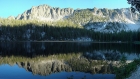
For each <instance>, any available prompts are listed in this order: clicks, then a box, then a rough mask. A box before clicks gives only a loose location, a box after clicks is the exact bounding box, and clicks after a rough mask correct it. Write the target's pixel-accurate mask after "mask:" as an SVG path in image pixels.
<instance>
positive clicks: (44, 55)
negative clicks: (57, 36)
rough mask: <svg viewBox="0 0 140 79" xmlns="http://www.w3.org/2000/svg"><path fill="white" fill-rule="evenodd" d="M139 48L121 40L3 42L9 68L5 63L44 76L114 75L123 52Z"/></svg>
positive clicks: (0, 59)
mask: <svg viewBox="0 0 140 79" xmlns="http://www.w3.org/2000/svg"><path fill="white" fill-rule="evenodd" d="M139 47H140V46H139V45H134V44H121V43H119V44H117V43H116V44H115V43H113V44H99V43H70V42H69V43H66V42H63V43H60V42H59V43H57V42H55V43H53V42H51V43H49V42H1V43H0V64H1V65H2V66H3V67H4V68H5V69H6V67H7V65H6V66H5V65H4V64H9V65H10V66H17V67H19V69H20V68H23V69H25V70H26V71H28V72H31V73H32V74H34V75H40V76H49V75H52V74H54V73H58V72H59V73H64V72H65V74H66V72H67V73H68V72H69V73H70V72H71V73H76V72H79V73H82V72H84V73H86V74H88V73H90V74H114V71H113V66H117V65H118V64H119V62H118V60H120V58H121V57H122V55H127V56H129V55H131V54H136V56H137V57H138V56H139V52H140V50H139ZM1 68H2V67H1V66H0V69H1ZM4 71H5V70H4ZM5 72H9V71H8V70H6V71H5ZM7 75H10V74H7ZM59 75H61V74H59ZM3 76H4V75H3ZM1 77H2V76H0V78H1ZM69 77H71V76H70V75H69V76H68V78H69ZM87 77H88V76H87ZM110 79H113V77H112V78H110Z"/></svg>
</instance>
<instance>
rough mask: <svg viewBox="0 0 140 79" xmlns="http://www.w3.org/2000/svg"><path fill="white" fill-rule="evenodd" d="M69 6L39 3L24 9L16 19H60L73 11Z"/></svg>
mask: <svg viewBox="0 0 140 79" xmlns="http://www.w3.org/2000/svg"><path fill="white" fill-rule="evenodd" d="M73 11H74V10H73V9H71V8H64V9H60V8H54V7H50V6H48V5H40V6H37V7H32V8H31V9H29V10H27V11H25V12H24V13H23V14H21V15H18V16H17V18H16V19H23V20H34V19H37V20H42V21H54V20H59V19H62V18H64V17H66V16H69V15H71V14H72V13H73Z"/></svg>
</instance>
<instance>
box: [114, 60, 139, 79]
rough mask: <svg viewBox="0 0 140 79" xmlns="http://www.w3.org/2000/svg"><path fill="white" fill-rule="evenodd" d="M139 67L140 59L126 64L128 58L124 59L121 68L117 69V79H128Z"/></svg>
mask: <svg viewBox="0 0 140 79" xmlns="http://www.w3.org/2000/svg"><path fill="white" fill-rule="evenodd" d="M138 65H140V59H135V60H134V61H133V62H131V63H126V58H125V57H123V58H122V59H121V62H120V67H115V74H116V79H125V78H128V77H129V76H130V75H131V74H132V72H134V71H135V70H136V69H137V67H138Z"/></svg>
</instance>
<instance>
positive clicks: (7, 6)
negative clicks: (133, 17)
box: [0, 0, 130, 18]
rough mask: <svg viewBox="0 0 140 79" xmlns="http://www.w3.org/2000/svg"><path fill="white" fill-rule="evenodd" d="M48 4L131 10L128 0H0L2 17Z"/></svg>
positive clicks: (0, 14) (52, 5)
mask: <svg viewBox="0 0 140 79" xmlns="http://www.w3.org/2000/svg"><path fill="white" fill-rule="evenodd" d="M42 4H47V5H49V6H51V7H60V8H69V7H70V8H74V9H77V8H81V9H85V8H94V7H96V8H109V9H116V8H129V7H130V5H129V4H127V0H0V17H3V18H7V17H9V16H18V14H21V13H23V12H24V11H25V10H28V9H30V8H31V7H32V6H39V5H42Z"/></svg>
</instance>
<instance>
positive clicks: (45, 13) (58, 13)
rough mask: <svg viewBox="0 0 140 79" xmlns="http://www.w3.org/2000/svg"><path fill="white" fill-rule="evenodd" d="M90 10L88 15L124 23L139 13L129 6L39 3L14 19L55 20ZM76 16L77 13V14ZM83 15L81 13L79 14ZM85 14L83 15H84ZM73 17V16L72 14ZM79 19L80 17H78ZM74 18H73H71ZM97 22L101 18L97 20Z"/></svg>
mask: <svg viewBox="0 0 140 79" xmlns="http://www.w3.org/2000/svg"><path fill="white" fill-rule="evenodd" d="M86 10H88V11H90V13H88V14H87V15H88V16H99V17H102V18H103V17H106V18H107V20H105V21H110V22H114V21H115V22H126V23H134V22H136V21H137V20H138V19H139V17H140V15H139V14H134V13H132V12H131V10H130V8H122V9H107V8H103V9H98V8H93V9H76V10H74V9H72V8H63V9H61V8H59V7H56V8H55V7H51V6H49V5H45V4H44V5H39V6H36V7H32V8H31V9H29V10H27V11H25V12H24V13H22V14H20V15H18V16H17V17H16V19H21V20H40V21H56V20H62V19H66V18H69V17H71V16H73V15H74V13H76V12H81V11H82V12H83V11H86ZM77 16H78V15H77ZM80 16H83V15H80ZM84 16H85V15H84ZM74 17H75V16H74ZM99 17H98V18H96V17H90V19H88V18H87V17H84V19H85V20H88V21H87V22H91V21H92V20H93V21H95V20H96V19H101V18H99ZM79 19H81V18H79ZM73 20H75V19H73ZM98 21H99V22H100V21H101V20H98Z"/></svg>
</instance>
